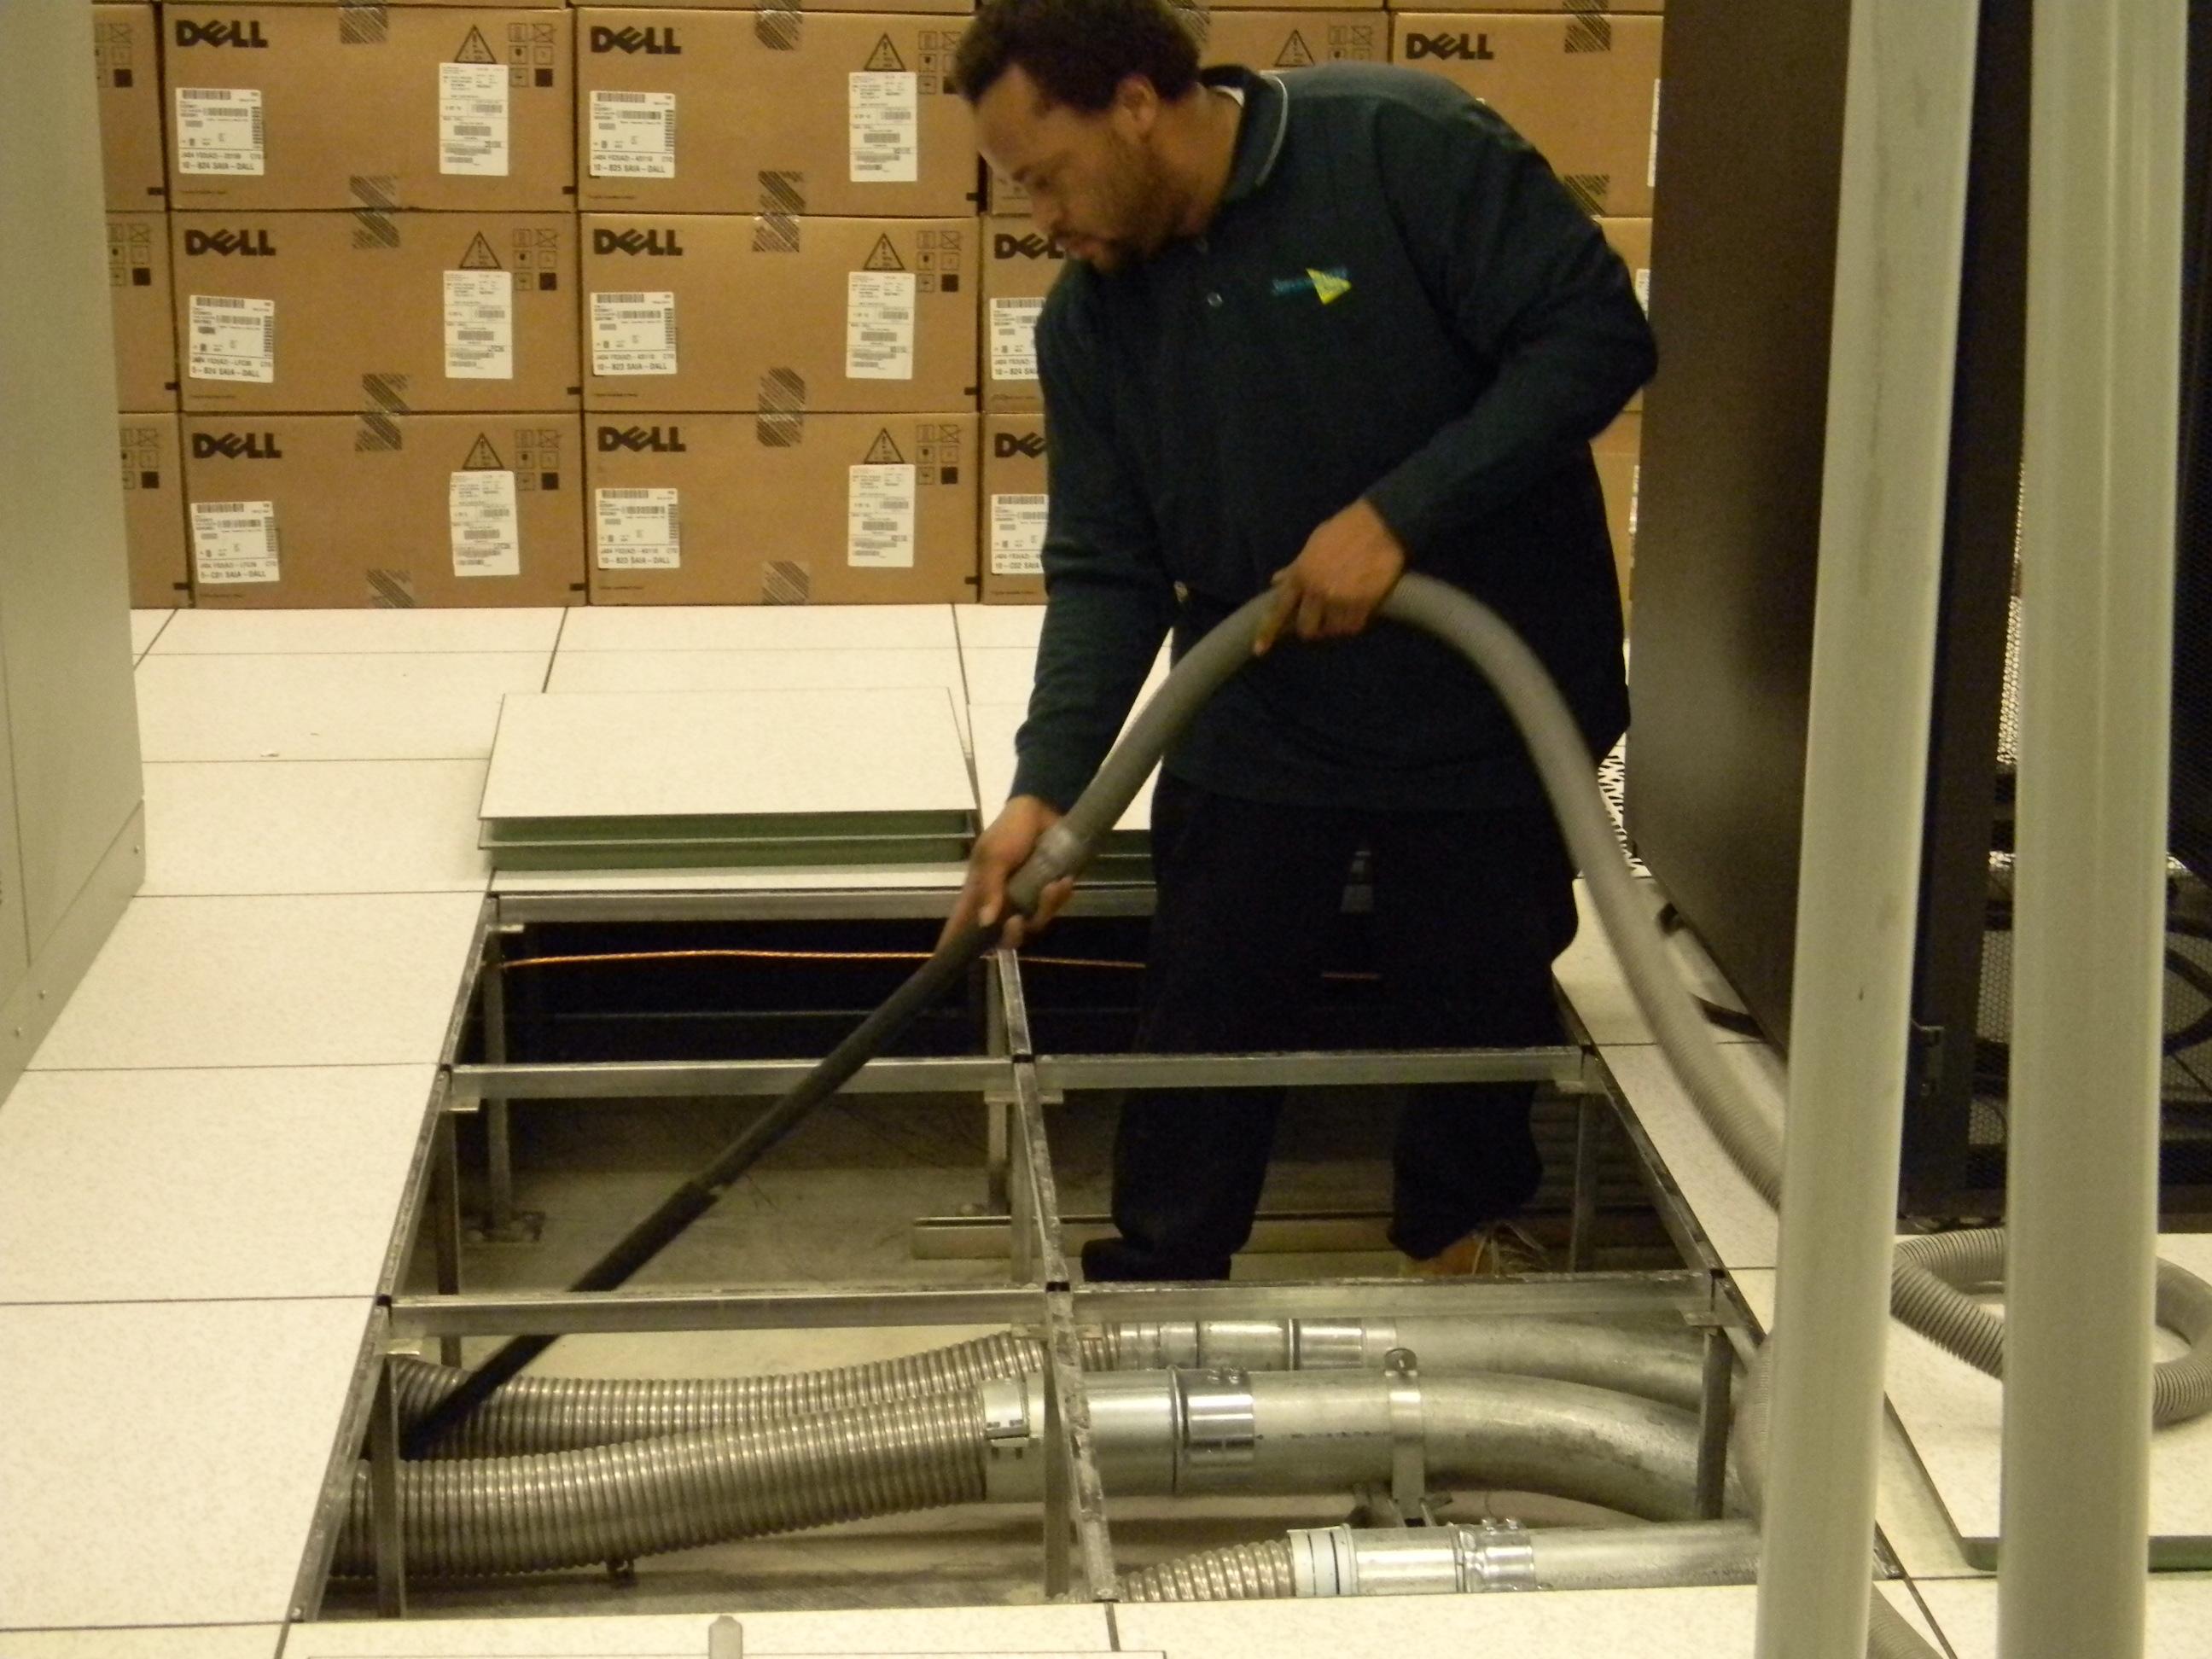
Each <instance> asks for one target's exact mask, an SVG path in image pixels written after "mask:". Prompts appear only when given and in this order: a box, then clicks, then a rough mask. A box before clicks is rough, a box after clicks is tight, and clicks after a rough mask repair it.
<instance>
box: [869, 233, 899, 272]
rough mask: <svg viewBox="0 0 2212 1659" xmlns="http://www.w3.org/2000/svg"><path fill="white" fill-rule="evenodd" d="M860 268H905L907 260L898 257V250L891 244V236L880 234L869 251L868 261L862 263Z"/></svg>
mask: <svg viewBox="0 0 2212 1659" xmlns="http://www.w3.org/2000/svg"><path fill="white" fill-rule="evenodd" d="M860 269H861V270H905V269H906V261H905V260H903V259H902V258H899V257H898V250H897V249H896V248H895V247H893V246H891V239H890V237H888V236H878V237H877V238H876V245H875V246H874V247H872V248H871V249H870V250H869V251H868V260H867V263H866V264H864V265H862V266H861V267H860Z"/></svg>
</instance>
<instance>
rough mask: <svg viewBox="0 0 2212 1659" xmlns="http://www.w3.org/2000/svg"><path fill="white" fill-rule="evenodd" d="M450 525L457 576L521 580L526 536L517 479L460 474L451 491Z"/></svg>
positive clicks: (448, 505) (490, 473) (448, 496)
mask: <svg viewBox="0 0 2212 1659" xmlns="http://www.w3.org/2000/svg"><path fill="white" fill-rule="evenodd" d="M446 523H447V528H448V530H449V531H450V532H451V533H452V538H453V574H455V575H456V576H520V574H522V534H521V532H520V529H519V528H518V527H517V526H518V520H517V519H516V517H515V510H514V474H513V473H512V472H509V471H507V470H506V469H504V468H501V469H500V470H499V471H482V472H456V473H454V474H453V477H452V478H451V479H450V480H449V481H448V482H447V486H446Z"/></svg>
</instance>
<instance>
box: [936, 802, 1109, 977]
mask: <svg viewBox="0 0 2212 1659" xmlns="http://www.w3.org/2000/svg"><path fill="white" fill-rule="evenodd" d="M1059 822H1060V813H1058V812H1056V811H1054V810H1053V809H1052V808H1051V807H1050V806H1048V805H1046V804H1045V803H1044V802H1043V801H1042V800H1040V799H1037V797H1036V796H1035V795H1016V796H1015V797H1014V798H1013V799H1012V800H1010V801H1008V802H1007V803H1006V808H1005V810H1004V811H1001V812H1000V814H999V816H998V817H997V819H996V820H995V821H994V823H992V825H991V827H990V828H989V829H986V830H985V831H984V832H983V833H982V834H981V836H977V837H976V840H975V852H974V853H972V854H969V860H968V879H967V881H966V883H965V884H963V886H962V887H961V889H960V900H959V902H958V903H957V904H955V905H954V906H953V907H952V915H951V918H950V919H949V920H947V921H946V922H945V931H944V933H941V934H939V936H938V944H939V945H940V946H941V945H944V944H945V942H946V941H947V940H949V939H952V938H954V937H955V936H956V935H957V934H959V933H965V932H966V931H967V930H968V929H969V928H970V927H991V926H993V925H994V924H995V923H997V922H998V921H1000V919H1001V918H1004V919H1005V921H1006V931H1005V932H1004V933H1002V934H1000V940H999V942H1000V945H1004V946H1005V947H1006V949H1008V950H1012V949H1014V948H1015V947H1016V946H1018V945H1020V944H1021V942H1022V940H1023V939H1024V937H1026V936H1027V935H1028V934H1030V933H1041V932H1042V931H1043V929H1044V926H1045V924H1046V923H1047V922H1048V921H1051V920H1052V919H1053V917H1054V916H1055V915H1059V914H1060V907H1061V906H1063V905H1065V904H1066V902H1067V900H1068V896H1069V895H1070V894H1072V893H1073V892H1074V891H1075V878H1073V876H1069V877H1065V878H1062V879H1060V880H1059V881H1056V882H1054V883H1053V884H1052V885H1051V886H1049V887H1048V888H1046V889H1045V890H1044V893H1043V895H1042V897H1040V899H1039V900H1038V902H1037V908H1036V915H1034V916H1031V917H1030V918H1028V919H1027V921H1024V919H1023V918H1022V917H1021V916H1019V915H1012V916H1009V915H1007V914H1006V882H1007V879H1008V878H1010V877H1012V874H1013V873H1014V872H1015V871H1017V870H1018V869H1020V868H1021V867H1022V866H1023V865H1024V864H1025V863H1027V862H1028V861H1029V856H1030V853H1031V852H1032V851H1033V850H1034V849H1035V848H1036V844H1037V837H1038V836H1042V835H1043V834H1044V832H1045V831H1046V830H1048V829H1051V828H1052V826H1053V825H1054V824H1055V823H1059Z"/></svg>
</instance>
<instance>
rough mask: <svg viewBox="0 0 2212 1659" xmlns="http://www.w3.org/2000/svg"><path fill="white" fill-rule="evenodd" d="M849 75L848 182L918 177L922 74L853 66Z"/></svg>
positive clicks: (900, 182) (890, 181) (872, 182)
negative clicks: (851, 172)
mask: <svg viewBox="0 0 2212 1659" xmlns="http://www.w3.org/2000/svg"><path fill="white" fill-rule="evenodd" d="M848 80H849V82H850V88H851V89H850V91H849V92H848V95H847V99H846V104H845V118H846V122H847V125H848V132H849V136H850V140H851V153H852V171H853V177H852V182H853V183H854V184H856V185H910V184H913V183H914V182H915V180H917V179H920V178H921V76H917V75H915V74H913V73H912V72H910V71H908V70H854V72H853V74H852V75H851V76H849V77H848Z"/></svg>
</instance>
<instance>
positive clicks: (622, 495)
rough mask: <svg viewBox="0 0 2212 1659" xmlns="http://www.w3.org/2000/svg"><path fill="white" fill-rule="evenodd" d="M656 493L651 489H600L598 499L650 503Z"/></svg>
mask: <svg viewBox="0 0 2212 1659" xmlns="http://www.w3.org/2000/svg"><path fill="white" fill-rule="evenodd" d="M658 493H659V492H658V491H656V490H651V489H602V490H601V491H599V499H600V500H601V501H651V500H652V499H653V496H654V495H657V494H658Z"/></svg>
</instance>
